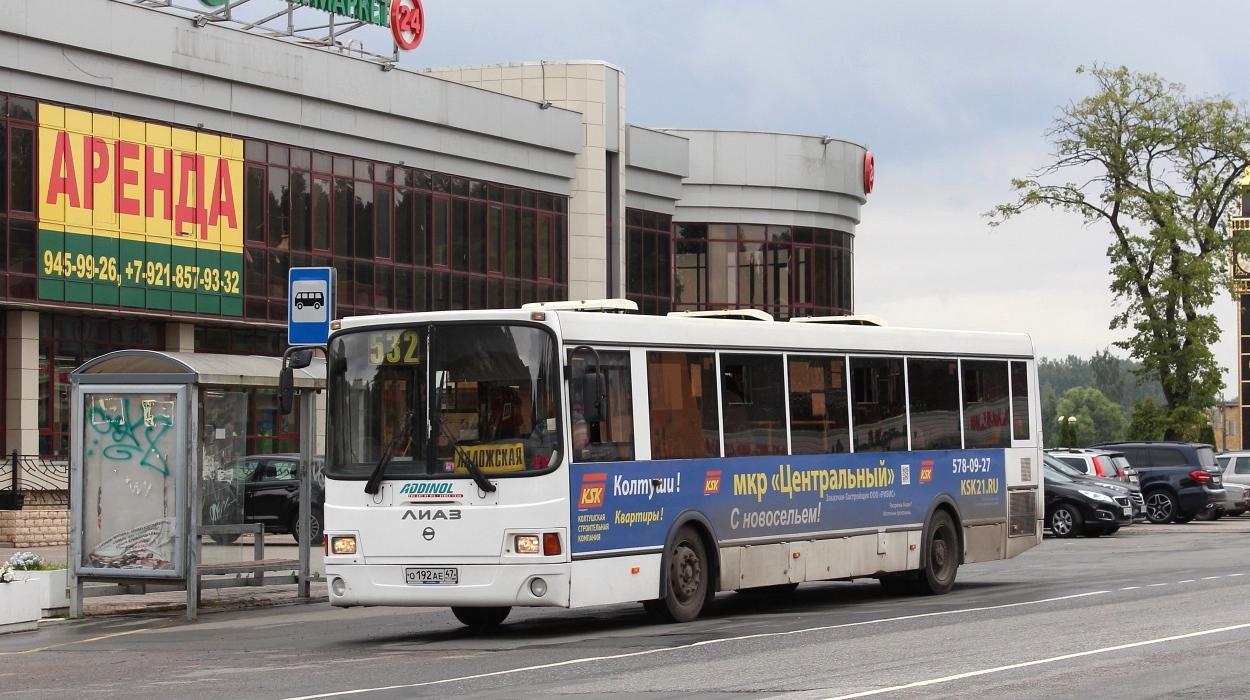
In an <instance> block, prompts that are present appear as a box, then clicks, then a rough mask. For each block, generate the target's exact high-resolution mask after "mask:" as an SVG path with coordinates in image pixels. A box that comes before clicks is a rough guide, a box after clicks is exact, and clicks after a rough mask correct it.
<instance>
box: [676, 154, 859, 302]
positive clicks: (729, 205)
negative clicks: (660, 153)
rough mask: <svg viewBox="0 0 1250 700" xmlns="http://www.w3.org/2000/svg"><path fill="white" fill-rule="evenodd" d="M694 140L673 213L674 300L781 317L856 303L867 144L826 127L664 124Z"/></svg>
mask: <svg viewBox="0 0 1250 700" xmlns="http://www.w3.org/2000/svg"><path fill="white" fill-rule="evenodd" d="M661 131H664V132H665V133H669V134H672V135H674V136H681V137H683V138H685V139H687V141H688V143H689V150H690V174H689V175H688V176H687V177H686V178H685V180H684V181H683V183H682V189H681V199H680V200H678V201H677V203H676V207H675V213H674V216H673V229H674V240H673V244H672V245H673V267H674V278H673V286H674V288H673V293H672V297H673V308H674V309H676V310H705V309H721V308H756V309H762V310H764V311H767V312H769V313H771V314H773V315H774V316H776V317H777V318H781V319H785V318H789V317H792V316H827V315H845V314H850V313H853V312H854V281H853V279H854V278H853V271H854V239H855V226H856V225H857V224H858V223H859V219H860V207H861V206H862V205H863V204H864V202H865V201H866V192H865V191H864V158H865V154H866V153H867V150H866V149H865V148H864V147H863V146H860V145H857V144H854V143H850V142H847V141H840V140H836V139H830V138H827V137H821V136H800V135H794V134H776V133H763V132H749V131H708V130H685V129H662V130H661Z"/></svg>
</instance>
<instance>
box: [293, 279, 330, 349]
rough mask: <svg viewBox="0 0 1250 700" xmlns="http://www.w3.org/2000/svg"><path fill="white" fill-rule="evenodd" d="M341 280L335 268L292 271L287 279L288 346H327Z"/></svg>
mask: <svg viewBox="0 0 1250 700" xmlns="http://www.w3.org/2000/svg"><path fill="white" fill-rule="evenodd" d="M337 283H338V277H337V276H336V275H335V270H334V268H332V267H293V268H291V269H290V271H289V272H288V275H287V300H286V318H287V322H286V342H287V344H289V345H325V344H326V341H327V340H329V338H330V321H332V320H333V319H334V290H335V288H336V287H337V286H338V284H337Z"/></svg>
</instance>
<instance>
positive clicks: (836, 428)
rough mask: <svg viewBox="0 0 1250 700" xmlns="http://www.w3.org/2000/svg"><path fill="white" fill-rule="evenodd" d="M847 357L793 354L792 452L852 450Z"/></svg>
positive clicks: (815, 452)
mask: <svg viewBox="0 0 1250 700" xmlns="http://www.w3.org/2000/svg"><path fill="white" fill-rule="evenodd" d="M846 391H847V384H846V360H845V359H844V358H842V357H799V356H794V355H791V356H790V452H791V454H796V455H814V454H828V453H838V452H850V451H851V431H850V427H849V425H850V417H849V416H850V414H849V413H848V409H847V393H846Z"/></svg>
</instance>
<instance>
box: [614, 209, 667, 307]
mask: <svg viewBox="0 0 1250 700" xmlns="http://www.w3.org/2000/svg"><path fill="white" fill-rule="evenodd" d="M672 261H673V217H671V216H669V215H667V214H659V213H656V212H653V211H644V210H642V209H626V210H625V297H626V298H627V299H630V300H632V301H635V302H637V303H638V310H639V311H641V312H642V313H644V314H653V315H659V316H662V315H664V314H667V313H668V312H669V311H672V309H673V301H674V299H673V292H672V280H673V262H672Z"/></svg>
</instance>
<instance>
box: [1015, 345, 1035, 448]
mask: <svg viewBox="0 0 1250 700" xmlns="http://www.w3.org/2000/svg"><path fill="white" fill-rule="evenodd" d="M1011 423H1012V435H1011V436H1012V437H1013V438H1015V439H1016V440H1028V439H1029V437H1030V432H1031V431H1030V430H1029V371H1028V365H1027V364H1025V363H1023V362H1012V363H1011Z"/></svg>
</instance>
